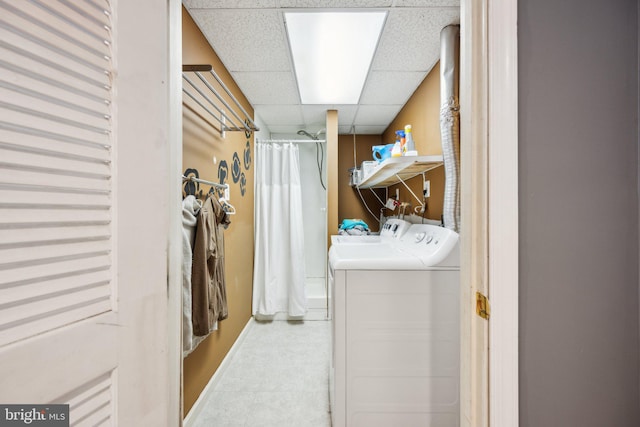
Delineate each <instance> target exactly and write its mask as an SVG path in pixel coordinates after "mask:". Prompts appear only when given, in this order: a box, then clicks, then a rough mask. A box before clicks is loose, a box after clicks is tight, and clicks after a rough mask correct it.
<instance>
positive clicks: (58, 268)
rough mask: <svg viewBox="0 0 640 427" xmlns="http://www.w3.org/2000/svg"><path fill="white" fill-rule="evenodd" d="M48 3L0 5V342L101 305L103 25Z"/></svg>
mask: <svg viewBox="0 0 640 427" xmlns="http://www.w3.org/2000/svg"><path fill="white" fill-rule="evenodd" d="M55 4H56V5H57V8H54V2H46V1H42V2H38V1H35V2H28V1H24V2H10V3H7V2H4V1H3V2H0V8H2V10H3V13H2V17H1V18H0V19H1V21H0V40H1V42H0V48H1V49H2V52H1V54H0V242H1V243H0V272H2V276H1V277H2V279H1V283H0V295H1V297H0V301H1V302H0V309H1V311H0V345H3V344H8V343H11V342H14V341H17V340H20V339H24V338H26V337H29V336H33V335H36V334H39V333H42V332H46V331H48V330H51V329H55V328H57V327H60V326H62V325H66V324H69V323H72V322H76V321H78V320H81V319H85V318H87V317H90V316H94V315H96V314H99V313H103V312H105V311H109V310H111V308H112V298H111V295H112V280H111V279H112V276H113V271H112V262H111V249H112V239H111V234H112V221H111V216H112V209H111V202H112V182H111V161H112V158H111V157H112V132H111V115H112V114H111V56H112V54H111V49H110V46H111V40H110V32H109V31H108V30H107V29H106V28H105V27H110V26H111V23H110V21H109V16H108V15H106V14H105V13H104V12H103V8H102V7H101V8H97V7H96V6H94V3H87V2H77V4H76V5H73V4H65V5H60V4H57V2H55ZM65 9H66V10H65Z"/></svg>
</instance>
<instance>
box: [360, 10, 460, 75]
mask: <svg viewBox="0 0 640 427" xmlns="http://www.w3.org/2000/svg"><path fill="white" fill-rule="evenodd" d="M459 22H460V10H459V9H458V8H444V9H440V8H432V9H429V8H425V9H392V10H391V11H390V12H389V17H388V18H387V23H386V25H385V30H384V31H383V33H382V36H381V38H380V43H379V45H378V50H377V52H376V54H375V56H374V59H373V63H372V67H371V69H372V70H375V71H425V72H426V71H429V70H430V69H431V68H432V67H433V66H434V65H435V63H436V62H437V61H438V59H439V57H440V31H441V30H442V28H444V27H446V26H447V25H449V24H457V23H459Z"/></svg>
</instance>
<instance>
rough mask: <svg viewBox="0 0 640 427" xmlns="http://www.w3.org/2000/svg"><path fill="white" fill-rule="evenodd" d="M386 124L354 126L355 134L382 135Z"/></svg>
mask: <svg viewBox="0 0 640 427" xmlns="http://www.w3.org/2000/svg"><path fill="white" fill-rule="evenodd" d="M386 129H387V126H356V135H382V133H384V131H385V130H386Z"/></svg>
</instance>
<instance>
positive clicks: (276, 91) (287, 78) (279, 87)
mask: <svg viewBox="0 0 640 427" xmlns="http://www.w3.org/2000/svg"><path fill="white" fill-rule="evenodd" d="M233 77H234V79H235V81H236V83H238V86H239V87H240V90H242V93H244V95H245V96H246V97H247V99H248V100H249V102H250V103H251V105H260V104H262V105H264V104H276V105H283V104H298V103H299V102H300V100H299V98H298V89H297V87H296V82H295V80H294V78H293V75H292V74H291V73H290V72H284V73H281V72H270V73H259V72H236V73H233Z"/></svg>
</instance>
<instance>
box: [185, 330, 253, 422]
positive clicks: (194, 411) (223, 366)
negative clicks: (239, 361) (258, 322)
mask: <svg viewBox="0 0 640 427" xmlns="http://www.w3.org/2000/svg"><path fill="white" fill-rule="evenodd" d="M253 323H254V320H253V317H251V318H250V319H249V321H248V322H247V324H246V325H245V326H244V329H242V332H240V335H238V339H236V342H234V343H233V345H232V346H231V348H230V349H229V352H228V353H227V355H226V356H225V357H224V359H222V362H221V363H220V366H218V369H217V370H216V372H214V374H213V375H212V376H211V379H210V380H209V382H208V383H207V385H206V386H205V388H204V390H202V393H200V396H199V397H198V400H196V402H195V403H194V404H193V406H192V407H191V410H190V411H189V413H188V414H187V416H186V417H184V421H183V422H182V425H183V427H191V426H192V425H193V423H194V422H195V420H196V419H197V418H198V415H200V413H201V412H202V408H203V407H204V403H205V402H206V400H207V397H208V396H209V393H211V392H212V391H213V390H214V389H215V387H216V385H217V384H218V382H219V381H220V378H222V375H223V374H224V373H225V371H226V370H227V368H228V366H229V364H230V363H231V360H232V359H233V357H234V356H235V355H236V353H237V352H238V349H239V348H240V344H242V342H243V341H244V339H245V338H246V336H247V334H248V333H249V331H250V330H251V327H252V326H253Z"/></svg>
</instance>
